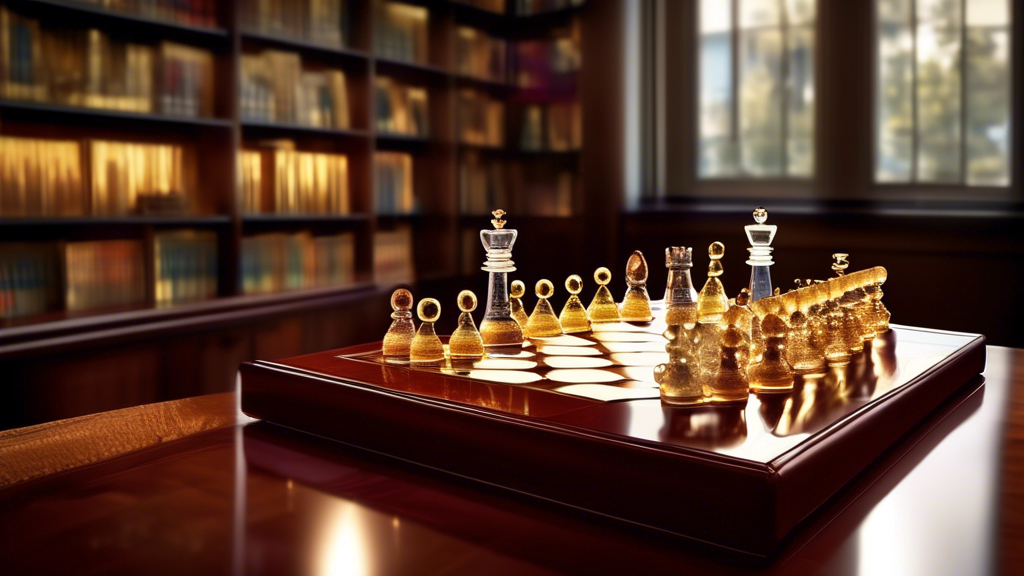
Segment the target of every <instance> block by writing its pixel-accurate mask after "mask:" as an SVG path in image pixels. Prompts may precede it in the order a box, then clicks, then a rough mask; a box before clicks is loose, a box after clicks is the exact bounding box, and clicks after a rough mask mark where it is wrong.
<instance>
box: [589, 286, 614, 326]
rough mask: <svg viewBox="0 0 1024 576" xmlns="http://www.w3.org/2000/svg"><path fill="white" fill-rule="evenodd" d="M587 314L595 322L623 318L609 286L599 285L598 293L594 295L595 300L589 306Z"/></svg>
mask: <svg viewBox="0 0 1024 576" xmlns="http://www.w3.org/2000/svg"><path fill="white" fill-rule="evenodd" d="M587 316H590V321H591V322H592V323H594V324H598V323H604V322H619V321H621V320H622V317H621V316H620V315H619V307H618V305H616V304H615V299H614V298H612V293H611V292H610V291H609V290H608V287H607V286H598V287H597V294H595V295H594V299H593V301H591V302H590V306H589V307H588V308H587Z"/></svg>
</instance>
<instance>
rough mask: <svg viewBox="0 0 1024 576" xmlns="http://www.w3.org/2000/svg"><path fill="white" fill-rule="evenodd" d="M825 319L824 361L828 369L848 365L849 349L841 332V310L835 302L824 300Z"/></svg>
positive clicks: (823, 313)
mask: <svg viewBox="0 0 1024 576" xmlns="http://www.w3.org/2000/svg"><path fill="white" fill-rule="evenodd" d="M822 315H823V316H824V318H825V338H826V344H825V361H826V362H828V365H829V367H842V366H846V365H847V364H849V363H850V349H849V348H847V346H846V338H845V335H844V332H843V309H842V308H840V307H839V304H838V303H837V302H836V301H835V300H826V301H825V304H824V305H823V307H822Z"/></svg>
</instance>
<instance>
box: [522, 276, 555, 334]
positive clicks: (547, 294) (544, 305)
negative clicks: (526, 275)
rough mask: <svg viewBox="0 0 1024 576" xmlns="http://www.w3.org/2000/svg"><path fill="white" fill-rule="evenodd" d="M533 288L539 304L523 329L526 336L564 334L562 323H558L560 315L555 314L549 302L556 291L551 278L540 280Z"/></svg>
mask: <svg viewBox="0 0 1024 576" xmlns="http://www.w3.org/2000/svg"><path fill="white" fill-rule="evenodd" d="M533 290H534V293H535V294H537V305H536V306H534V307H533V313H532V314H530V319H529V321H527V322H526V327H525V329H524V330H523V331H524V332H525V333H526V337H527V338H549V337H551V336H558V335H560V334H562V325H561V324H559V323H558V316H555V311H554V310H552V309H551V303H550V302H548V298H551V296H553V295H554V293H555V286H554V285H553V284H552V283H551V281H550V280H538V281H537V285H536V286H534V288H533Z"/></svg>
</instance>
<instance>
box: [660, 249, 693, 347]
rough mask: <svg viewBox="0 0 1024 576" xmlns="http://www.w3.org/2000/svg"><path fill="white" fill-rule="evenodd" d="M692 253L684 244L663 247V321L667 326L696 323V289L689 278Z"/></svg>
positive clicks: (689, 326)
mask: <svg viewBox="0 0 1024 576" xmlns="http://www.w3.org/2000/svg"><path fill="white" fill-rule="evenodd" d="M692 254H693V250H692V249H691V248H686V247H684V246H670V247H668V248H665V267H666V268H668V281H667V282H666V286H665V308H666V312H665V323H666V324H668V325H669V326H685V327H687V328H692V327H693V325H694V324H696V323H697V291H696V290H694V289H693V280H691V278H690V268H691V267H692V266H693V264H692V259H691V257H692Z"/></svg>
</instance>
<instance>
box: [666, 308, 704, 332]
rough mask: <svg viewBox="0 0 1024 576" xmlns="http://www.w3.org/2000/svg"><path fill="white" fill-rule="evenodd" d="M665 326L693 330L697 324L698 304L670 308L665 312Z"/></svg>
mask: <svg viewBox="0 0 1024 576" xmlns="http://www.w3.org/2000/svg"><path fill="white" fill-rule="evenodd" d="M665 324H667V325H669V326H684V327H686V328H693V326H695V325H696V324H697V304H696V303H692V304H683V305H673V306H669V308H668V310H666V311H665Z"/></svg>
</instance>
